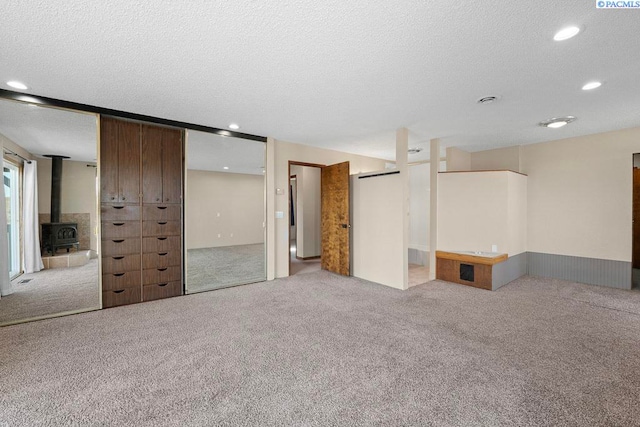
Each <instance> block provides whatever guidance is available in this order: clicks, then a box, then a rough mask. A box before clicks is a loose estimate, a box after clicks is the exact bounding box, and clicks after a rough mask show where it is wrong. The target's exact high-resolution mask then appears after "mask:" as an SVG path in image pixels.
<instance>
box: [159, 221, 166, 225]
mask: <svg viewBox="0 0 640 427" xmlns="http://www.w3.org/2000/svg"><path fill="white" fill-rule="evenodd" d="M166 223H167V221H158V224H159V225H165V224H166Z"/></svg>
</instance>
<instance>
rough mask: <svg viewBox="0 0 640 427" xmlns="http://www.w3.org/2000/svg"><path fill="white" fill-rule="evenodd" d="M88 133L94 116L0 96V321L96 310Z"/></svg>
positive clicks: (93, 175) (93, 148)
mask: <svg viewBox="0 0 640 427" xmlns="http://www.w3.org/2000/svg"><path fill="white" fill-rule="evenodd" d="M96 132H97V117H96V115H95V114H88V113H80V112H73V111H69V110H61V109H55V108H48V107H41V106H35V105H32V104H28V103H20V102H15V101H9V100H4V99H0V142H1V145H2V147H3V155H4V159H3V161H4V183H5V185H4V188H3V190H4V194H3V195H2V196H3V199H4V201H5V202H6V206H5V207H4V208H5V209H3V211H4V215H5V216H6V224H7V230H6V231H5V232H6V239H7V243H6V245H7V251H6V252H4V251H0V253H2V254H3V255H2V256H3V259H2V260H1V261H0V262H2V265H3V266H4V265H6V266H7V267H8V269H9V270H10V271H9V274H10V276H11V279H10V280H9V281H6V280H5V279H3V282H2V289H1V290H2V294H1V297H0V325H8V324H13V323H19V322H23V321H29V320H35V319H41V318H47V317H54V316H59V315H64V314H71V313H79V312H82V311H89V310H95V309H99V308H100V289H99V278H98V268H99V267H98V258H97V251H98V236H97V226H98V221H99V218H98V210H97V160H96V159H97V140H96ZM3 245H4V244H3Z"/></svg>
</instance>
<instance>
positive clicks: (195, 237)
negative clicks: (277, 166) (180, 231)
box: [185, 170, 265, 249]
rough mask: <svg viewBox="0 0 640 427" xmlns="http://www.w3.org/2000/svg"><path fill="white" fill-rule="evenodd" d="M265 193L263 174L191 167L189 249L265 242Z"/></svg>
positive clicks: (188, 172)
mask: <svg viewBox="0 0 640 427" xmlns="http://www.w3.org/2000/svg"><path fill="white" fill-rule="evenodd" d="M264 194H265V191H264V176H262V175H247V174H238V173H223V172H212V171H200V170H188V171H187V188H186V205H185V218H186V224H187V229H186V239H187V240H186V246H187V249H195V248H210V247H219V246H232V245H249V244H255V243H264V228H263V223H264V221H265V218H264V216H265V205H264ZM218 236H219V237H218Z"/></svg>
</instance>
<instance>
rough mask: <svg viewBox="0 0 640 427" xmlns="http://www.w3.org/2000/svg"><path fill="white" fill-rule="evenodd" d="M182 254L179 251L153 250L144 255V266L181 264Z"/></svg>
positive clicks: (156, 266)
mask: <svg viewBox="0 0 640 427" xmlns="http://www.w3.org/2000/svg"><path fill="white" fill-rule="evenodd" d="M180 261H182V254H181V253H180V252H179V251H169V252H153V253H147V254H143V255H142V268H144V269H150V268H161V267H171V266H178V267H179V266H180Z"/></svg>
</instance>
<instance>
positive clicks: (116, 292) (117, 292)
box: [113, 289, 124, 294]
mask: <svg viewBox="0 0 640 427" xmlns="http://www.w3.org/2000/svg"><path fill="white" fill-rule="evenodd" d="M123 292H124V289H120V290H119V291H113V293H114V294H121V293H123Z"/></svg>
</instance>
